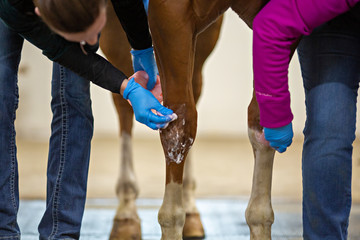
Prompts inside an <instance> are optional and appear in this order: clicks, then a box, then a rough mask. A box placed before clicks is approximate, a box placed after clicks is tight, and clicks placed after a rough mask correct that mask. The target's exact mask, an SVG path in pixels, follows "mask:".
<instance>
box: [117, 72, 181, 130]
mask: <svg viewBox="0 0 360 240" xmlns="http://www.w3.org/2000/svg"><path fill="white" fill-rule="evenodd" d="M123 97H124V98H125V99H127V100H130V102H131V105H132V108H133V110H134V114H135V119H136V120H137V121H138V122H141V123H143V124H145V125H147V126H148V127H150V128H151V129H154V130H157V129H159V128H165V127H167V125H168V123H169V122H171V121H172V120H173V116H172V114H173V113H174V112H173V111H172V110H171V109H168V108H166V107H164V106H163V105H161V104H160V102H159V101H158V100H157V99H156V98H155V97H154V95H153V94H152V93H151V92H150V91H149V90H146V89H145V88H143V87H142V86H141V85H140V84H138V83H137V82H135V81H134V78H132V79H131V80H130V81H129V82H128V84H127V86H126V88H125V90H124V94H123ZM151 109H154V110H156V111H157V112H158V113H160V114H162V115H163V116H158V115H156V114H154V113H153V112H152V111H151Z"/></svg>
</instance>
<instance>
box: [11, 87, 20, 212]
mask: <svg viewBox="0 0 360 240" xmlns="http://www.w3.org/2000/svg"><path fill="white" fill-rule="evenodd" d="M15 84H16V83H15ZM17 92H18V88H17V85H16V86H15V96H18V95H17ZM18 102H19V99H18V97H16V98H15V102H14V103H15V104H14V108H13V111H12V122H13V123H14V122H15V118H16V109H17V106H18ZM15 149H16V146H15V126H14V124H13V125H12V127H11V139H10V156H11V174H10V195H11V203H12V205H13V208H14V212H15V214H16V212H17V207H18V206H17V203H16V199H15V198H16V197H15V178H16V173H15V171H16V153H15Z"/></svg>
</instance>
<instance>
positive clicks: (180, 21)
mask: <svg viewBox="0 0 360 240" xmlns="http://www.w3.org/2000/svg"><path fill="white" fill-rule="evenodd" d="M266 3H267V0H213V1H208V0H151V1H150V2H149V10H148V11H149V16H148V20H149V26H150V30H151V34H152V37H153V44H154V49H155V53H156V61H157V64H158V68H159V73H160V77H161V81H162V92H163V98H164V105H165V106H166V107H168V108H170V109H172V110H173V111H174V112H175V113H176V114H177V116H178V119H177V120H176V121H173V122H171V123H170V124H169V126H168V127H167V128H166V129H163V130H161V131H160V139H161V143H162V147H163V150H164V155H165V161H166V183H165V194H164V199H163V203H162V205H161V207H160V210H159V213H158V221H159V224H160V226H161V232H162V237H161V239H162V240H165V239H171V240H180V239H182V229H183V226H184V224H185V216H186V214H185V208H184V207H183V203H184V201H183V198H182V191H183V183H184V182H185V181H183V171H184V164H185V161H186V156H187V154H188V152H189V150H190V148H191V146H192V144H193V143H194V141H195V137H196V129H197V111H196V105H195V103H196V102H195V99H196V98H195V94H194V92H195V91H194V89H193V84H192V82H191V81H192V78H193V70H194V65H195V64H194V61H195V58H196V54H195V48H196V42H197V41H198V36H200V35H199V34H201V32H202V31H204V29H206V28H207V27H208V26H209V25H210V24H212V23H213V22H214V21H216V20H217V19H218V18H219V17H220V16H222V15H223V13H224V12H225V11H226V10H228V9H229V8H231V9H232V10H233V11H235V12H236V13H237V14H238V16H239V17H240V18H241V19H242V20H243V21H244V22H245V23H246V24H247V25H248V26H249V27H250V28H251V27H252V22H253V20H254V18H255V16H256V14H257V13H258V12H259V11H260V10H261V8H262V7H263V6H264V5H265V4H266ZM248 136H249V139H250V142H251V145H252V148H253V153H254V159H255V164H254V173H253V182H252V189H251V194H250V200H249V202H248V206H247V208H246V211H245V217H246V222H247V224H248V226H249V229H250V238H251V239H252V240H266V239H271V225H272V224H273V222H274V212H273V209H272V205H271V181H272V168H273V161H274V155H275V150H274V149H272V148H271V147H270V146H269V145H268V143H267V142H266V141H265V139H264V134H263V128H262V126H261V125H260V123H259V107H258V103H257V101H256V97H255V94H254V91H253V97H252V100H251V102H250V104H249V107H248Z"/></svg>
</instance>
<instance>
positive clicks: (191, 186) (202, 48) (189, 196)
mask: <svg viewBox="0 0 360 240" xmlns="http://www.w3.org/2000/svg"><path fill="white" fill-rule="evenodd" d="M221 24H222V17H220V18H219V19H218V20H217V21H216V22H214V23H213V24H212V25H210V26H209V27H208V28H207V29H206V30H204V32H202V33H200V34H199V36H198V37H197V41H196V49H195V61H194V74H193V82H192V85H193V94H194V99H195V103H197V102H198V100H199V97H200V94H201V88H202V68H203V65H204V63H205V61H206V59H207V58H208V56H209V55H210V53H211V52H212V51H213V49H214V47H215V45H216V42H217V40H218V38H219V34H220V29H221ZM191 155H192V154H191V151H190V152H189V154H188V156H187V158H186V163H185V169H184V182H183V201H184V203H183V205H184V208H185V212H186V218H185V225H184V229H183V239H195V238H196V239H201V238H204V237H205V233H204V228H203V225H202V223H201V219H200V214H199V211H198V210H197V207H196V204H195V188H196V182H195V177H194V172H193V163H192V158H191Z"/></svg>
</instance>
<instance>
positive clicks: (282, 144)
mask: <svg viewBox="0 0 360 240" xmlns="http://www.w3.org/2000/svg"><path fill="white" fill-rule="evenodd" d="M264 134H265V139H266V140H267V141H269V143H270V147H272V148H274V149H275V150H276V151H278V152H279V153H283V152H285V151H286V148H287V147H289V146H290V145H291V143H292V138H293V136H294V133H293V128H292V123H289V124H288V125H286V126H283V127H279V128H265V127H264Z"/></svg>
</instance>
